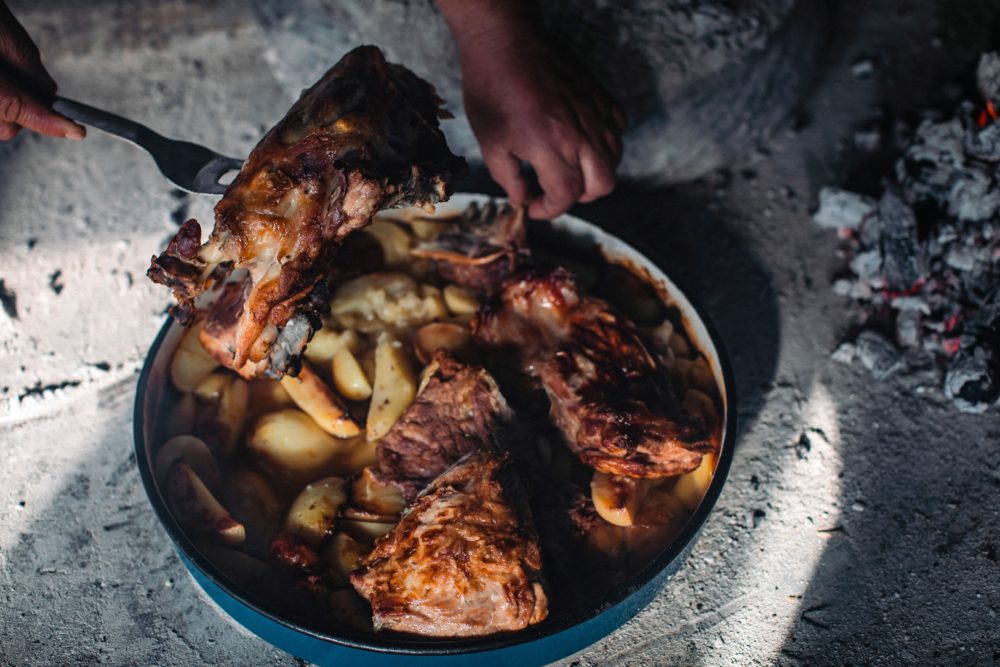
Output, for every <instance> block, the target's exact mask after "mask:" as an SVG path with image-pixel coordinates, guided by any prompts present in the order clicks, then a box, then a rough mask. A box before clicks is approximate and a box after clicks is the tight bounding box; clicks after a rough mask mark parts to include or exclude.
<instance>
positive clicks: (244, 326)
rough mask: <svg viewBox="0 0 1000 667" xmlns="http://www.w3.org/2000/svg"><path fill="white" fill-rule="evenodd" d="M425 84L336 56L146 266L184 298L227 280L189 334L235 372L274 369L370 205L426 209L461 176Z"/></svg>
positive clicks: (189, 303)
mask: <svg viewBox="0 0 1000 667" xmlns="http://www.w3.org/2000/svg"><path fill="white" fill-rule="evenodd" d="M439 105H440V100H439V99H438V97H437V95H436V94H435V92H434V88H433V87H432V86H431V85H430V84H428V83H427V82H425V81H423V80H421V79H420V78H419V77H417V76H416V75H415V74H413V73H412V72H410V71H409V70H407V69H406V68H404V67H402V66H400V65H394V64H390V63H387V62H386V61H385V58H384V56H383V55H382V52H381V51H379V49H377V48H375V47H373V46H362V47H358V48H356V49H354V50H353V51H351V52H350V53H348V54H347V55H345V56H344V57H343V58H342V59H341V60H340V62H338V63H337V64H336V65H334V66H333V67H332V68H331V69H330V70H329V71H328V72H327V73H326V74H325V75H324V76H323V78H322V79H320V80H319V81H318V82H317V83H316V84H315V85H313V86H312V87H311V88H309V89H308V90H306V91H305V92H304V93H303V95H302V97H301V98H300V99H299V100H298V101H297V102H296V103H295V104H294V105H293V106H292V108H291V109H290V110H289V112H288V113H287V115H286V116H285V117H284V118H283V119H282V120H281V121H280V122H279V123H278V124H277V125H276V126H275V127H274V128H273V129H272V130H271V131H270V132H268V133H267V134H266V135H265V136H264V138H263V139H262V140H261V142H260V143H259V144H258V145H257V147H256V148H255V149H254V150H253V152H251V153H250V156H249V157H248V158H247V161H246V163H245V164H244V165H243V168H242V169H241V171H240V173H239V175H238V176H237V177H236V179H235V180H234V181H233V183H232V184H231V185H230V186H229V188H228V189H227V190H226V193H225V195H224V196H223V197H222V200H221V201H220V202H219V203H218V205H217V206H216V207H215V228H214V229H213V231H212V234H211V236H210V237H209V239H208V241H207V242H206V243H204V244H201V227H200V225H199V224H198V223H197V222H196V221H195V220H188V221H187V222H185V223H184V224H183V225H182V226H181V228H180V230H179V231H178V232H177V234H176V236H175V237H174V238H173V240H171V242H170V244H169V245H168V246H167V249H166V251H165V252H163V253H162V254H161V255H160V256H158V257H154V258H153V261H152V265H151V266H150V268H149V271H148V276H149V277H150V278H151V279H152V280H153V281H154V282H157V283H160V284H163V285H166V286H168V287H170V288H171V289H172V290H173V291H174V294H175V296H176V297H177V301H178V303H177V305H176V306H174V307H173V308H172V311H171V312H172V314H173V315H174V316H175V317H176V318H177V319H178V320H179V321H181V322H182V323H185V324H190V323H191V322H193V321H194V319H195V317H196V316H197V315H198V306H196V304H195V300H196V299H197V298H198V297H199V296H200V295H201V294H203V293H205V292H206V291H208V290H210V289H211V288H212V287H214V286H218V285H219V284H221V283H223V282H224V281H226V280H227V279H228V280H229V283H230V284H229V285H228V286H227V287H226V288H225V294H224V295H223V298H221V299H219V300H217V301H216V305H214V306H210V307H209V308H210V309H211V310H210V313H209V316H208V318H207V325H206V326H205V327H204V328H203V330H202V334H201V340H202V343H203V344H204V345H205V347H206V349H208V350H209V351H210V353H211V354H212V355H213V356H214V357H216V359H217V360H218V361H219V362H220V363H222V364H223V365H225V366H227V367H229V368H232V369H233V370H235V371H237V372H238V373H240V374H241V375H243V376H244V377H247V378H253V377H257V376H260V375H261V374H267V375H269V376H271V377H276V378H277V377H281V376H282V375H284V374H285V373H292V374H294V373H295V372H297V370H298V368H297V367H298V359H299V357H300V355H301V353H302V350H303V349H304V347H305V345H306V343H307V342H308V341H309V338H310V337H311V336H312V334H313V332H314V330H315V329H316V328H317V326H318V324H319V312H320V311H321V309H323V308H325V306H326V303H327V299H326V298H325V297H326V293H325V292H326V290H325V284H324V280H325V278H326V276H327V275H328V274H329V273H330V270H331V266H330V264H331V257H332V254H333V252H334V250H335V248H336V247H337V246H338V244H340V243H341V242H342V241H343V240H344V238H345V237H347V236H348V235H349V234H351V233H352V232H353V231H355V230H357V229H359V228H361V227H364V226H365V225H367V224H369V222H370V221H371V219H372V216H373V215H375V214H376V213H377V212H378V211H380V210H382V209H385V208H391V207H397V206H421V207H425V208H431V207H433V205H434V204H435V203H438V202H441V201H445V200H447V199H448V197H449V196H450V194H451V182H452V181H453V180H455V179H457V178H461V177H462V176H464V174H465V172H466V170H467V165H466V163H465V160H464V159H462V158H461V157H457V156H455V155H453V154H452V153H451V151H450V150H449V149H448V146H447V144H446V143H445V139H444V135H443V134H442V133H441V131H440V129H439V127H438V119H439V118H441V117H445V116H446V113H447V112H445V111H443V110H442V109H441V108H440V106H439Z"/></svg>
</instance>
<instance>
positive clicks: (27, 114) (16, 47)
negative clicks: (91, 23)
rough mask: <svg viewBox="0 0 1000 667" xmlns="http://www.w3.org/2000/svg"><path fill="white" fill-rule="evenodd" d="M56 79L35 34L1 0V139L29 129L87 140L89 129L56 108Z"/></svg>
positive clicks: (40, 132) (55, 135)
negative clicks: (47, 68)
mask: <svg viewBox="0 0 1000 667" xmlns="http://www.w3.org/2000/svg"><path fill="white" fill-rule="evenodd" d="M55 92H56V82H55V81H53V80H52V77H51V76H49V73H48V72H47V71H45V67H43V66H42V60H41V58H40V57H39V54H38V48H37V47H36V46H35V43H34V42H33V41H31V37H29V36H28V33H27V32H26V31H25V30H24V27H23V26H22V25H21V24H20V23H18V21H17V19H15V18H14V15H13V14H11V12H10V10H9V9H8V8H7V5H6V4H4V3H3V2H2V0H0V141H6V140H8V139H13V138H14V136H15V135H16V134H17V133H18V132H19V131H20V130H21V128H27V129H29V130H34V131H35V132H38V133H39V134H44V135H47V136H50V137H66V138H68V139H83V138H84V137H85V136H86V135H87V131H86V130H85V129H84V127H83V126H82V125H78V124H76V123H74V122H73V121H71V120H70V119H68V118H66V117H65V116H62V115H60V114H58V113H56V112H55V111H53V110H52V109H51V108H50V106H49V101H50V100H51V99H52V97H53V96H54V95H55Z"/></svg>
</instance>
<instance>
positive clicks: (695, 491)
mask: <svg viewBox="0 0 1000 667" xmlns="http://www.w3.org/2000/svg"><path fill="white" fill-rule="evenodd" d="M714 474H715V455H714V454H706V455H705V456H703V457H702V459H701V465H700V466H698V468H697V469H696V470H694V471H693V472H689V473H688V474H686V475H681V476H680V477H678V478H677V482H676V483H675V484H674V488H673V495H674V497H675V498H677V499H678V500H680V501H681V502H682V503H684V505H686V506H687V507H688V509H691V510H695V509H697V508H698V505H700V504H701V499H702V498H704V497H705V492H706V491H707V490H708V485H709V484H711V483H712V476H713V475H714Z"/></svg>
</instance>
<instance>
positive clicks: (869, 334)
mask: <svg viewBox="0 0 1000 667" xmlns="http://www.w3.org/2000/svg"><path fill="white" fill-rule="evenodd" d="M854 345H855V347H856V348H857V356H858V359H860V360H861V363H862V364H864V366H865V368H867V369H868V370H869V371H871V373H872V376H873V377H874V378H875V379H876V380H884V379H885V378H887V377H889V376H890V375H892V374H893V373H895V372H896V371H897V370H899V369H900V366H901V365H902V359H901V358H900V356H899V352H898V351H897V350H896V346H895V345H893V344H892V343H891V342H889V340H888V339H887V338H886V337H885V336H883V335H882V334H880V333H878V332H877V331H871V330H866V331H862V332H861V333H860V334H858V338H857V340H855V341H854Z"/></svg>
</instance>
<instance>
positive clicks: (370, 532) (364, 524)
mask: <svg viewBox="0 0 1000 667" xmlns="http://www.w3.org/2000/svg"><path fill="white" fill-rule="evenodd" d="M340 525H341V527H342V528H343V529H344V532H346V533H349V534H350V535H351V536H353V537H354V538H355V539H357V540H359V541H360V542H361V543H362V544H371V543H372V542H374V541H375V540H377V539H378V538H380V537H382V536H383V535H385V534H386V533H388V532H389V531H390V530H392V529H393V528H395V526H396V524H395V523H382V522H377V521H358V520H357V519H343V520H341V522H340Z"/></svg>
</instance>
